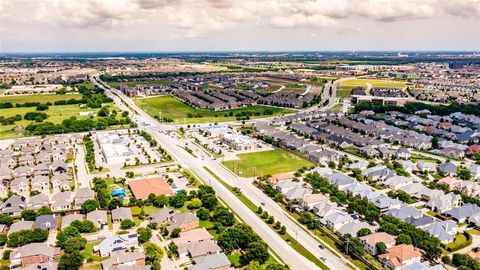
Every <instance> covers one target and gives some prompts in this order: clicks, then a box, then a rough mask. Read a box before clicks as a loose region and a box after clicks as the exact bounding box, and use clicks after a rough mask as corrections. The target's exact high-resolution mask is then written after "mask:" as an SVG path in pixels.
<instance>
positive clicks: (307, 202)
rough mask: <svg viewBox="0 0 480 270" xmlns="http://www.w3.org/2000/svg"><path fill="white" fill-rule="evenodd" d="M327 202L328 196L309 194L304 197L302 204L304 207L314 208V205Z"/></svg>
mask: <svg viewBox="0 0 480 270" xmlns="http://www.w3.org/2000/svg"><path fill="white" fill-rule="evenodd" d="M327 200H328V196H326V195H323V194H307V195H305V196H303V198H302V200H301V202H300V204H301V205H302V206H303V207H308V208H312V207H313V206H314V205H316V204H318V203H320V202H323V201H327Z"/></svg>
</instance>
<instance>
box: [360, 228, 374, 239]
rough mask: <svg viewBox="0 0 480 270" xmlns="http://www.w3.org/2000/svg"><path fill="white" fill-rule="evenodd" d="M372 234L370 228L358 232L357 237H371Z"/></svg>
mask: <svg viewBox="0 0 480 270" xmlns="http://www.w3.org/2000/svg"><path fill="white" fill-rule="evenodd" d="M371 233H372V232H371V231H370V229H369V228H361V229H360V230H359V231H358V232H357V237H362V236H366V235H369V234H371Z"/></svg>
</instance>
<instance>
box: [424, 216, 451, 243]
mask: <svg viewBox="0 0 480 270" xmlns="http://www.w3.org/2000/svg"><path fill="white" fill-rule="evenodd" d="M423 230H424V231H426V232H427V233H429V234H430V235H432V236H434V237H436V238H438V239H439V240H440V242H442V243H443V244H448V243H451V242H453V241H454V239H455V234H457V231H458V227H457V223H456V222H455V221H452V220H447V221H438V222H434V223H432V224H430V225H427V226H425V227H424V228H423Z"/></svg>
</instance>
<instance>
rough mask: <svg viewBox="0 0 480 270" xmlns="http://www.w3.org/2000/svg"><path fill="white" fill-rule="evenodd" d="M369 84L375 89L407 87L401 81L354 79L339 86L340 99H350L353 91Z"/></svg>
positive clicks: (342, 82)
mask: <svg viewBox="0 0 480 270" xmlns="http://www.w3.org/2000/svg"><path fill="white" fill-rule="evenodd" d="M367 83H369V84H371V85H372V87H373V88H376V87H387V88H404V87H406V86H407V83H406V82H400V81H385V80H371V79H352V80H346V81H341V82H340V85H339V92H338V93H337V95H338V96H339V97H349V96H351V95H352V89H353V88H355V87H359V86H360V87H367Z"/></svg>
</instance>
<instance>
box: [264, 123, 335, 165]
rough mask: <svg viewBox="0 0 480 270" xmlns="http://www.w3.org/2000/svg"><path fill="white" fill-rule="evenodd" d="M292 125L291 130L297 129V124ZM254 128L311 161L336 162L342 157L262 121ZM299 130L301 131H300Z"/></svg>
mask: <svg viewBox="0 0 480 270" xmlns="http://www.w3.org/2000/svg"><path fill="white" fill-rule="evenodd" d="M294 125H295V126H292V130H294V129H295V130H299V128H300V126H299V124H294ZM300 125H301V124H300ZM307 128H308V127H307ZM255 129H256V131H257V132H258V133H259V134H261V135H262V136H264V137H268V138H270V139H272V140H274V141H275V142H277V143H278V144H279V145H280V146H282V147H285V148H288V149H290V150H296V151H299V152H301V153H303V154H305V155H306V156H307V157H308V159H309V160H311V161H312V162H315V163H324V164H326V163H328V162H330V161H333V162H335V163H337V162H338V161H339V160H340V159H341V158H342V155H341V154H339V153H337V152H335V151H332V150H328V149H326V148H324V147H320V146H319V145H317V144H316V143H315V142H312V141H309V140H306V139H304V138H299V137H296V136H294V135H292V134H290V133H289V132H287V131H282V130H278V129H275V128H273V127H271V126H269V125H268V124H264V123H262V122H260V123H256V124H255ZM302 130H303V129H302ZM299 132H300V133H301V131H299Z"/></svg>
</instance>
